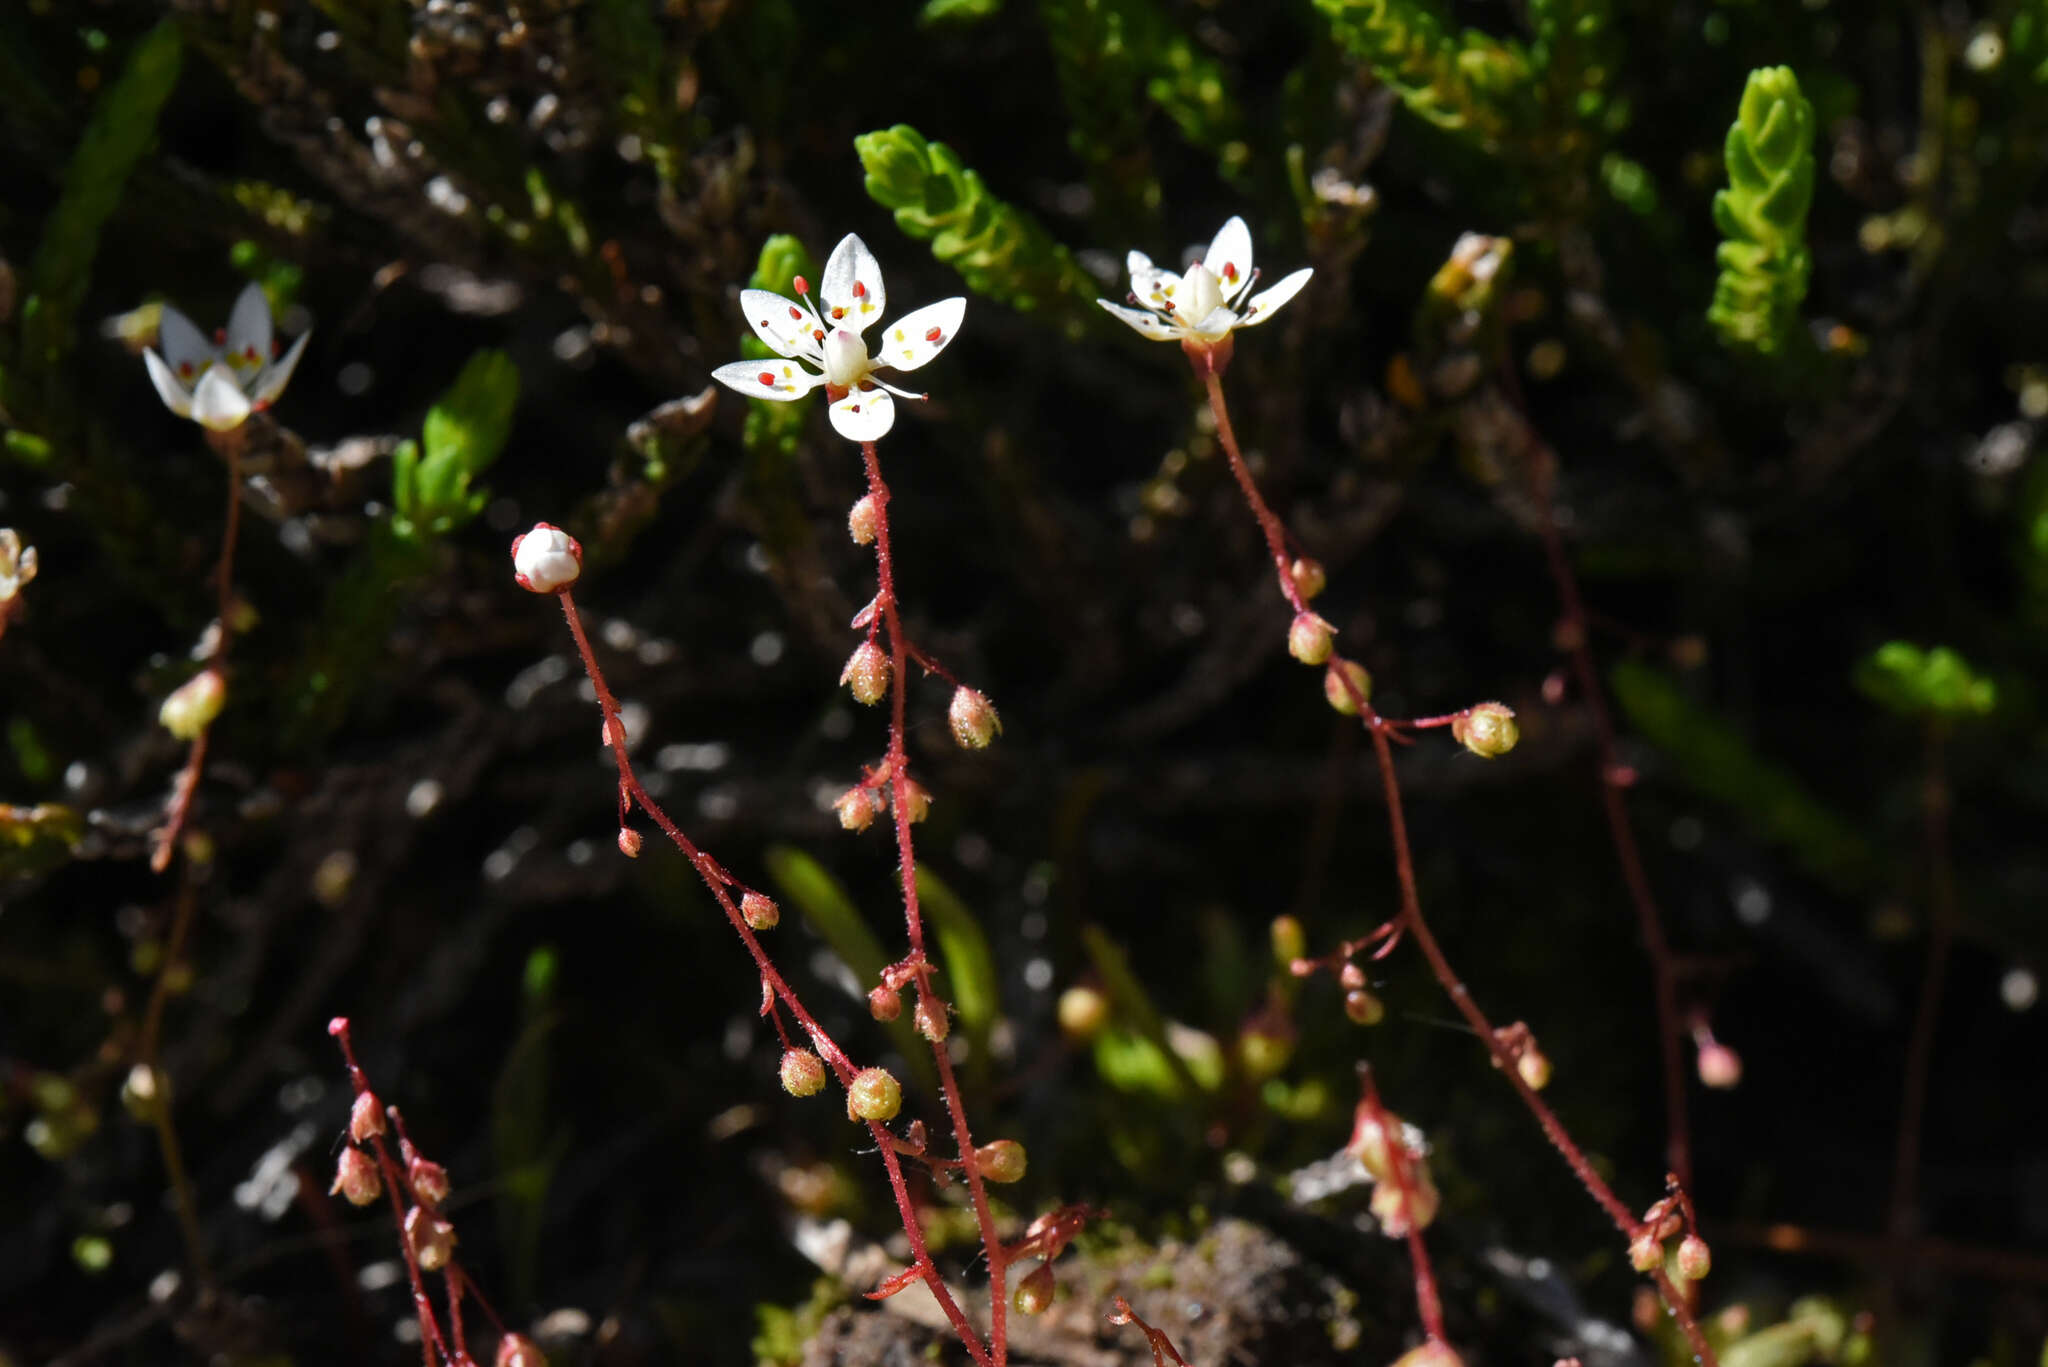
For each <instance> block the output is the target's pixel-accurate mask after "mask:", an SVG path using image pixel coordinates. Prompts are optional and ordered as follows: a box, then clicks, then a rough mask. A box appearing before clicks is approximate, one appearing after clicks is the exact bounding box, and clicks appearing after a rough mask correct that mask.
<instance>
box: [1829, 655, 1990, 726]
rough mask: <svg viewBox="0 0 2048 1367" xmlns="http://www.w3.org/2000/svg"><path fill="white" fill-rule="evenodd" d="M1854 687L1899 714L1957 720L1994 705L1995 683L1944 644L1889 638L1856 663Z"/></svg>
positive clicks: (1977, 714)
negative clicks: (1922, 645)
mask: <svg viewBox="0 0 2048 1367" xmlns="http://www.w3.org/2000/svg"><path fill="white" fill-rule="evenodd" d="M1856 686H1857V687H1858V688H1860V689H1862V690H1863V692H1864V693H1865V694H1866V695H1868V696H1869V697H1870V698H1872V699H1873V700H1875V701H1876V702H1877V703H1879V704H1880V705H1881V706H1883V707H1885V708H1888V709H1890V710H1891V711H1893V712H1897V713H1899V714H1900V715H1902V716H1908V717H1912V716H1924V717H1935V718H1939V719H1940V720H1943V721H1958V720H1961V719H1963V718H1965V717H1981V716H1985V715H1987V714H1988V713H1990V712H1991V710H1992V709H1993V708H1995V707H1997V706H1998V687H1997V685H1996V684H1994V683H1992V682H1991V680H1989V679H1987V678H1985V677H1983V676H1982V675H1980V674H1978V673H1977V672H1976V671H1975V670H1973V669H1971V668H1970V665H1969V663H1968V661H1966V660H1964V659H1963V657H1962V656H1961V655H1958V654H1957V653H1956V652H1955V651H1953V650H1950V649H1949V648H1948V647H1947V646H1935V647H1934V648H1933V649H1931V650H1922V649H1921V648H1920V647H1919V646H1916V645H1914V644H1912V643H1911V642H1910V641H1887V642H1885V643H1884V644H1883V645H1881V646H1879V647H1878V648H1877V649H1876V650H1875V651H1873V652H1872V653H1871V655H1870V656H1869V658H1868V659H1866V660H1864V661H1863V662H1862V663H1861V664H1859V665H1858V666H1857V667H1856Z"/></svg>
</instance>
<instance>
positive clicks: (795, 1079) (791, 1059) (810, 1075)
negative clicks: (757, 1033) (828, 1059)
mask: <svg viewBox="0 0 2048 1367" xmlns="http://www.w3.org/2000/svg"><path fill="white" fill-rule="evenodd" d="M824 1086H825V1060H823V1059H821V1058H819V1057H818V1056H817V1055H816V1054H814V1053H812V1052H811V1051H810V1050H808V1049H785V1050H783V1051H782V1090H783V1091H785V1092H788V1093H789V1094H790V1095H791V1096H816V1095H817V1094H818V1093H819V1092H820V1091H822V1090H823V1089H824Z"/></svg>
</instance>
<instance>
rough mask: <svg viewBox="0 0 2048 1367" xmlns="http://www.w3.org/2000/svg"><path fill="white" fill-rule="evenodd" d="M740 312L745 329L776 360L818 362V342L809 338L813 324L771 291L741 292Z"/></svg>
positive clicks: (812, 336)
mask: <svg viewBox="0 0 2048 1367" xmlns="http://www.w3.org/2000/svg"><path fill="white" fill-rule="evenodd" d="M740 308H741V309H742V310H744V311H745V313H746V315H747V326H748V327H750V328H752V329H753V330H754V335H755V336H756V337H759V338H760V339H761V340H762V341H764V342H766V343H767V344H768V346H769V348H770V349H771V350H773V351H774V352H775V354H776V355H777V356H801V357H803V358H804V359H805V360H810V361H815V360H817V359H818V339H817V338H816V337H815V336H814V335H813V333H814V332H815V330H816V328H817V323H816V322H815V321H814V320H813V319H812V318H811V315H810V314H809V313H808V312H806V311H805V310H804V309H801V308H799V307H797V305H796V304H795V302H794V301H792V300H789V299H785V298H783V297H782V296H781V295H779V294H777V293H775V291H773V290H741V291H740Z"/></svg>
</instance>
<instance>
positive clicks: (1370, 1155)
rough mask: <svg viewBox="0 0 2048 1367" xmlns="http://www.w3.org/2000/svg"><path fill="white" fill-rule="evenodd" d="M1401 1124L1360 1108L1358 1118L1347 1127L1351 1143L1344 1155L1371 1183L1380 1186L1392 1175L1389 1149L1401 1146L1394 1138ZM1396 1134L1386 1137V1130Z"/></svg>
mask: <svg viewBox="0 0 2048 1367" xmlns="http://www.w3.org/2000/svg"><path fill="white" fill-rule="evenodd" d="M1400 1125H1401V1122H1400V1121H1399V1120H1397V1119H1395V1118H1394V1116H1393V1115H1392V1114H1391V1113H1389V1112H1386V1111H1380V1112H1374V1111H1373V1110H1371V1109H1370V1108H1368V1107H1365V1106H1360V1107H1359V1108H1358V1115H1357V1117H1356V1118H1355V1119H1354V1120H1353V1122H1352V1125H1351V1141H1350V1142H1349V1143H1347V1144H1346V1145H1345V1146H1344V1151H1345V1152H1346V1153H1348V1154H1350V1155H1351V1156H1352V1157H1354V1158H1356V1159H1357V1160H1358V1163H1359V1166H1360V1167H1362V1168H1364V1169H1365V1170H1366V1172H1368V1173H1370V1174H1371V1175H1372V1179H1373V1180H1374V1181H1375V1182H1384V1181H1386V1180H1387V1177H1388V1175H1389V1174H1391V1173H1392V1172H1393V1164H1392V1161H1391V1157H1390V1146H1391V1145H1394V1144H1398V1143H1401V1142H1402V1141H1401V1139H1400V1138H1399V1136H1398V1131H1399V1129H1400ZM1390 1128H1391V1129H1393V1130H1394V1131H1396V1134H1394V1135H1390V1134H1388V1130H1389V1129H1390Z"/></svg>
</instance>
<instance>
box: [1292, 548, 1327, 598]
mask: <svg viewBox="0 0 2048 1367" xmlns="http://www.w3.org/2000/svg"><path fill="white" fill-rule="evenodd" d="M1287 577H1288V578H1289V579H1292V580H1293V581H1294V591H1295V592H1296V593H1299V594H1300V595H1301V596H1302V597H1303V598H1314V597H1315V596H1316V595H1317V594H1319V593H1321V592H1322V591H1323V587H1324V586H1325V585H1326V584H1328V583H1329V582H1330V579H1329V576H1328V575H1326V574H1324V573H1323V562H1322V561H1320V560H1313V559H1310V558H1309V557H1308V556H1303V557H1301V559H1299V560H1297V561H1295V562H1294V563H1293V564H1292V565H1289V566H1288V567H1287Z"/></svg>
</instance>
